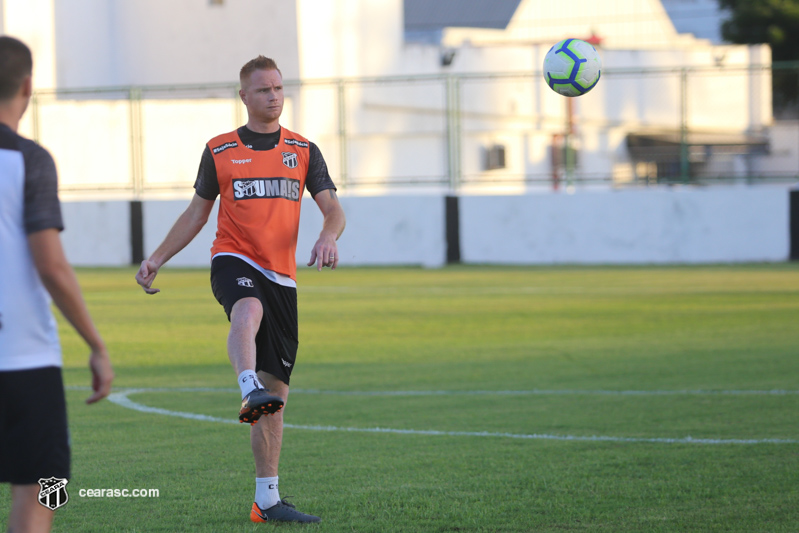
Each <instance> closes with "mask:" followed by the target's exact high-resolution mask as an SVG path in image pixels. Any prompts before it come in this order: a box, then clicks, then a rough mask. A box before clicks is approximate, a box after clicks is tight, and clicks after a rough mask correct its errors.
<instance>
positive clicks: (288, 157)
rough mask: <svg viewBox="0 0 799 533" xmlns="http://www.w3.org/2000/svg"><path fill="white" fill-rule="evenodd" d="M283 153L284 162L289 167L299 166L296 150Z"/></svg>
mask: <svg viewBox="0 0 799 533" xmlns="http://www.w3.org/2000/svg"><path fill="white" fill-rule="evenodd" d="M280 153H281V154H283V164H284V165H286V166H287V167H289V168H297V154H295V153H294V152H280Z"/></svg>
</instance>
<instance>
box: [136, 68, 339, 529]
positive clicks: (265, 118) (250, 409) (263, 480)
mask: <svg viewBox="0 0 799 533" xmlns="http://www.w3.org/2000/svg"><path fill="white" fill-rule="evenodd" d="M239 77H240V81H241V90H240V91H239V96H240V97H241V100H242V102H244V105H245V106H246V108H247V116H248V120H247V124H246V125H244V126H242V127H240V128H238V129H237V130H235V131H231V132H229V133H225V134H222V135H219V136H217V137H214V138H213V139H211V140H210V141H209V142H208V143H207V144H206V146H205V150H204V152H203V155H202V159H201V161H200V168H199V171H198V175H197V180H196V181H195V184H194V189H195V194H194V197H193V198H192V200H191V202H190V203H189V206H188V207H187V209H186V210H185V211H184V212H183V214H181V215H180V217H179V218H178V219H177V221H176V222H175V224H174V226H173V227H172V229H170V231H169V233H168V234H167V236H166V237H165V239H164V241H163V242H162V243H161V245H160V246H159V247H158V248H157V249H156V250H155V252H153V254H152V255H151V256H150V258H149V259H146V260H145V261H143V262H142V264H141V268H140V269H139V272H138V273H137V274H136V281H137V282H138V283H139V284H140V285H141V286H142V287H143V288H144V291H145V292H146V293H147V294H155V293H157V292H159V289H155V288H152V283H153V280H154V279H155V276H156V274H157V273H158V270H159V269H160V268H161V267H162V266H163V265H164V263H166V262H167V261H168V260H169V259H170V258H171V257H172V256H174V255H175V254H176V253H178V252H179V251H180V250H182V249H183V248H184V247H185V246H186V245H188V244H189V243H190V242H191V241H192V240H193V239H194V237H195V236H196V235H197V234H198V233H199V231H200V229H202V227H203V226H204V225H205V223H206V222H207V220H208V216H209V215H210V213H211V209H212V208H213V205H214V202H215V201H216V198H217V196H219V197H220V204H219V215H218V220H217V232H216V240H215V241H214V244H213V246H212V248H211V255H212V258H211V288H212V290H213V293H214V296H215V297H216V299H217V300H218V301H219V303H220V304H221V305H222V306H223V307H224V309H225V312H226V314H227V317H228V320H229V321H230V332H229V334H228V339H227V351H228V358H229V359H230V362H231V364H232V365H233V369H234V370H235V373H236V375H237V376H238V383H239V388H240V389H241V397H242V403H241V409H240V411H239V421H240V422H247V423H249V424H251V426H252V427H251V428H250V442H251V446H252V453H253V457H254V459H255V476H256V477H255V501H254V503H253V505H252V508H251V511H250V520H252V521H253V522H267V521H270V522H271V521H278V522H319V521H320V520H321V519H320V518H319V517H317V516H313V515H310V514H305V513H301V512H299V511H297V510H296V508H295V507H294V506H293V505H292V504H290V503H288V502H287V501H285V500H282V499H281V498H280V495H279V491H278V461H279V459H280V448H281V445H282V440H283V412H282V409H283V406H284V404H285V402H286V400H287V398H288V393H289V379H290V377H291V372H292V370H293V368H294V364H295V362H296V356H297V347H298V322H297V265H296V260H295V253H296V248H297V234H298V232H299V221H300V206H301V202H302V195H303V191H304V190H305V189H306V188H307V189H308V192H309V193H310V194H311V196H313V198H314V200H315V201H316V204H317V205H318V207H319V209H320V211H321V212H322V215H323V216H324V222H323V224H322V231H321V233H320V235H319V238H318V240H317V241H316V243H315V244H314V246H313V249H312V250H311V257H310V261H309V262H308V266H312V265H314V264H315V265H316V267H317V270H318V271H321V270H322V268H323V267H330V268H331V269H335V268H336V266H337V265H338V255H337V245H336V241H337V240H338V238H339V236H340V235H341V233H342V232H343V231H344V226H345V216H344V211H343V210H342V208H341V204H340V203H339V200H338V197H337V196H336V187H335V185H334V184H333V181H332V179H331V178H330V174H329V173H328V170H327V165H326V164H325V160H324V158H323V157H322V153H321V152H320V151H319V148H317V146H316V145H315V144H314V143H312V142H310V141H308V139H306V138H305V137H302V136H301V135H299V134H297V133H294V132H291V131H289V130H287V129H286V128H284V127H281V125H280V115H281V113H282V111H283V77H282V74H281V73H280V70H279V69H278V67H277V64H276V63H275V62H274V60H272V59H270V58H267V57H264V56H258V57H257V58H255V59H253V60H251V61H249V62H248V63H247V64H245V65H244V66H243V67H242V69H241V71H240V73H239ZM262 415H271V416H265V417H263V418H261V416H262ZM259 420H260V422H259Z"/></svg>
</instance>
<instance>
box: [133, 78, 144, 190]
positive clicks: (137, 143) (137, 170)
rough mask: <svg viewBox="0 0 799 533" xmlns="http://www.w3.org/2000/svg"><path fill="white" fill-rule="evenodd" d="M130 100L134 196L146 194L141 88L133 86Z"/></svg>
mask: <svg viewBox="0 0 799 533" xmlns="http://www.w3.org/2000/svg"><path fill="white" fill-rule="evenodd" d="M129 100H130V170H131V176H130V177H131V185H132V187H133V198H134V199H136V200H140V199H141V198H142V196H144V176H143V173H144V154H143V150H142V124H141V88H139V87H131V88H130V91H129Z"/></svg>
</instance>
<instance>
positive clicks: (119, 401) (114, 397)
mask: <svg viewBox="0 0 799 533" xmlns="http://www.w3.org/2000/svg"><path fill="white" fill-rule="evenodd" d="M234 390H235V389H129V390H126V391H122V392H115V393H113V394H111V395H110V396H108V400H109V401H110V402H112V403H115V404H116V405H119V406H120V407H125V408H127V409H133V410H135V411H140V412H142V413H154V414H159V415H166V416H174V417H178V418H186V419H189V420H201V421H204V422H221V423H223V424H238V423H239V421H238V420H234V419H228V418H219V417H216V416H208V415H199V414H195V413H184V412H181V411H171V410H169V409H161V408H159V407H149V406H147V405H142V404H140V403H137V402H134V401H133V400H131V399H130V398H128V395H130V394H137V393H142V392H200V391H217V392H222V391H224V392H228V391H234ZM283 427H285V428H289V429H304V430H310V431H345V432H352V433H391V434H399V435H429V436H448V437H495V438H506V439H528V440H559V441H575V442H586V441H587V442H631V443H632V442H651V443H658V444H799V440H794V439H695V438H693V437H684V438H679V439H672V438H645V437H608V436H601V435H593V436H576V435H548V434H536V433H533V434H517V433H492V432H488V431H437V430H423V429H393V428H348V427H337V426H307V425H296V424H283Z"/></svg>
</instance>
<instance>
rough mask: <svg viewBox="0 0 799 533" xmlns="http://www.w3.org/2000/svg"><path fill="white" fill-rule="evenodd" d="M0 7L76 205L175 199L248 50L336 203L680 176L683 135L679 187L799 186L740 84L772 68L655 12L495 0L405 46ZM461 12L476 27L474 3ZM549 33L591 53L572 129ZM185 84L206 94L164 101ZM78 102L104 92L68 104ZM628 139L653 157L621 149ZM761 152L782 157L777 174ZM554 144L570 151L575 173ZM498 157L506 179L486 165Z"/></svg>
mask: <svg viewBox="0 0 799 533" xmlns="http://www.w3.org/2000/svg"><path fill="white" fill-rule="evenodd" d="M406 1H407V2H414V1H415V2H416V5H417V8H418V6H420V5H421V6H427V7H428V8H431V9H432V8H433V7H436V8H440V7H441V6H444V5H448V4H450V3H454V1H455V0H446V1H443V0H442V2H441V3H437V4H435V5H431V4H429V3H427V4H425V3H424V2H419V1H418V0H406ZM460 1H461V2H463V1H464V0H460ZM470 1H471V0H470ZM1 2H2V3H1V4H0V6H1V7H2V9H0V11H3V18H2V20H3V26H4V30H5V31H8V32H10V33H13V34H17V35H19V36H20V37H22V38H23V39H25V40H27V41H28V42H30V43H32V45H33V47H34V49H35V51H36V57H37V63H36V64H37V67H36V68H37V70H36V78H35V83H36V86H37V87H40V88H47V87H52V86H57V87H58V88H59V90H61V91H62V92H60V93H58V94H57V95H52V94H50V93H48V92H46V91H42V92H41V93H40V94H39V96H38V97H37V100H36V102H35V104H34V108H33V109H32V110H31V112H30V113H28V115H27V116H26V119H25V121H24V122H23V125H22V129H23V133H25V134H28V135H30V136H34V137H36V138H37V139H39V140H40V141H41V142H42V143H43V144H45V145H46V146H48V147H49V148H50V149H51V150H52V152H53V153H54V155H55V157H56V160H57V162H58V163H59V169H60V171H61V176H62V186H63V187H64V189H65V190H67V189H68V190H75V191H78V194H85V190H86V189H93V190H98V191H101V192H99V193H98V194H100V195H105V196H106V197H107V196H109V195H112V194H113V192H114V191H121V192H120V194H121V195H123V196H125V195H127V196H130V195H131V194H132V193H135V194H137V195H139V196H140V197H142V196H154V195H158V194H162V191H166V192H167V194H172V195H173V196H174V195H178V196H185V195H187V194H190V193H191V188H190V187H191V184H192V181H193V176H194V173H195V171H196V167H197V161H198V159H199V154H200V152H201V150H202V146H203V144H204V143H205V141H206V140H207V139H208V138H210V137H211V136H213V135H215V134H217V133H218V132H220V131H226V130H230V129H233V128H234V127H236V126H237V125H239V124H240V123H241V122H242V121H243V116H244V114H243V110H242V108H241V105H240V103H238V99H237V97H236V94H235V93H236V87H235V83H236V77H237V70H238V68H239V66H240V65H241V64H243V63H244V61H246V60H247V59H249V58H251V57H253V56H254V55H256V54H258V53H267V54H269V55H272V56H274V57H275V58H277V59H278V61H279V62H280V64H281V66H282V69H283V72H284V77H285V79H286V80H287V108H286V111H285V112H284V124H285V125H286V126H287V127H289V128H296V129H297V130H298V131H300V132H302V133H303V134H304V135H306V136H307V137H309V138H310V139H311V140H313V141H315V142H316V143H317V144H319V146H320V147H321V148H322V151H323V153H324V154H325V157H326V159H327V161H328V164H329V167H330V169H331V172H332V173H333V175H334V178H336V180H337V181H338V182H339V183H340V184H342V185H344V186H346V187H345V188H346V189H347V191H348V192H350V193H352V194H382V193H385V192H386V191H387V190H396V189H397V187H398V186H399V184H401V183H404V184H413V185H414V186H419V185H422V186H425V187H428V188H429V189H430V190H431V191H433V192H441V191H446V190H449V191H455V192H458V193H466V194H469V193H474V194H482V193H484V192H486V191H488V190H491V191H494V192H504V193H521V192H529V191H531V190H547V189H551V188H552V186H553V183H552V182H553V180H562V181H574V182H575V183H583V184H584V185H586V186H589V187H596V186H603V187H607V186H608V185H622V184H624V183H630V182H640V181H651V182H657V181H658V180H659V179H661V178H662V176H663V175H664V173H668V172H671V173H672V174H673V173H674V168H676V167H680V165H681V163H680V161H679V159H675V158H679V157H681V155H680V154H681V152H680V149H679V146H677V148H675V145H674V143H673V141H669V140H668V139H674V138H675V136H676V138H677V139H678V143H677V144H678V145H679V142H680V141H679V139H680V138H681V137H680V135H681V132H683V131H690V132H693V133H697V134H699V135H695V136H690V137H688V136H684V137H682V139H683V141H684V142H688V143H689V144H692V146H693V148H691V153H690V154H689V156H687V157H690V159H691V161H690V163H689V164H686V165H685V166H686V167H689V168H688V170H687V171H690V172H691V173H693V174H694V175H710V176H714V177H715V176H724V177H739V178H743V177H745V176H747V175H752V174H762V173H764V172H769V173H777V174H779V173H782V174H783V175H791V174H793V175H796V174H799V153H797V152H799V148H796V147H794V148H790V146H791V145H790V143H788V142H782V140H781V139H776V138H773V132H772V130H771V125H772V122H773V120H772V117H771V110H770V109H771V108H770V100H771V99H770V77H769V73H768V71H762V70H751V71H750V70H749V69H750V68H751V67H752V66H753V65H768V64H769V63H770V55H769V51H768V48H767V47H765V46H754V47H746V46H715V45H712V44H711V43H710V42H708V41H705V40H698V39H695V38H693V37H692V36H690V35H684V34H679V33H677V32H676V30H675V28H674V25H673V24H672V23H671V21H670V19H669V17H668V16H667V14H666V11H665V10H664V9H663V7H662V5H661V4H660V2H659V1H658V0H617V1H614V2H612V3H597V2H593V1H591V0H576V2H573V3H572V6H573V12H574V13H580V14H581V15H580V16H569V17H564V16H563V12H562V10H561V9H559V8H555V7H553V4H551V2H547V1H545V0H521V1H520V0H503V1H501V2H499V4H501V7H502V8H503V9H496V10H495V11H496V12H497V13H498V14H499V15H501V16H502V18H503V20H504V19H505V18H507V21H506V22H504V23H505V24H506V26H505V27H500V26H501V25H502V24H503V21H502V20H499V21H495V22H494V23H492V24H493V26H494V27H490V28H485V27H484V28H457V27H452V28H444V29H442V30H441V31H439V32H436V33H434V36H435V38H433V39H432V40H431V39H430V38H428V39H427V40H422V41H413V40H408V39H410V36H409V33H406V32H405V29H406V28H405V26H404V24H403V14H404V13H405V12H406V11H407V5H406V4H405V3H404V1H403V0H379V1H378V0H295V1H291V0H261V1H258V2H252V1H250V0H246V1H245V0H175V1H174V2H168V3H162V2H156V1H155V0H142V1H141V2H122V3H120V2H107V1H105V0H59V1H58V2H55V1H54V0H1ZM470 5H471V6H472V7H471V8H470V9H471V10H472V11H470V13H471V14H472V15H473V16H474V17H482V16H484V15H485V13H484V12H485V10H486V9H487V7H486V6H487V5H488V4H485V3H480V2H472V4H470ZM404 7H405V8H406V11H404V9H403V8H404ZM508 7H510V8H513V7H515V10H513V9H504V8H508ZM509 13H510V15H509ZM467 14H468V13H467ZM176 21H180V23H177V22H176ZM461 23H463V24H467V23H469V22H468V17H467V18H466V19H464V22H461ZM265 27H267V28H269V31H263V28H265ZM565 35H571V36H580V37H585V38H588V37H590V36H592V35H593V36H595V37H597V38H599V39H601V41H602V48H601V54H602V57H603V62H604V67H603V68H604V74H603V79H602V81H601V82H600V84H599V85H598V86H597V88H595V89H594V90H593V91H592V92H591V93H589V94H588V95H586V96H583V97H581V98H579V99H576V100H572V101H571V103H572V104H573V108H572V110H573V114H572V115H571V117H572V119H571V120H570V119H569V114H568V112H567V109H568V108H567V106H566V103H565V102H566V100H565V99H564V98H562V97H560V96H558V95H556V94H555V93H553V92H552V91H550V90H549V89H548V88H547V87H546V85H545V84H544V83H543V80H542V78H541V76H540V68H541V64H542V61H543V56H544V54H545V53H546V51H547V49H548V48H549V46H550V45H551V44H552V42H553V41H555V40H558V39H560V38H561V37H563V36H565ZM428 37H429V36H428ZM436 39H437V40H436ZM56 52H57V53H56ZM652 69H655V70H652ZM683 69H689V70H683ZM298 79H299V80H301V85H300V84H299V82H296V83H295V82H294V81H292V80H298ZM325 80H326V81H325ZM219 82H228V85H227V86H218V85H215V84H218V83H219ZM185 83H192V84H203V85H195V86H193V87H191V88H189V87H186V86H183V85H181V88H177V89H174V88H173V89H169V88H167V87H165V86H168V85H171V84H185ZM209 84H210V85H209ZM88 86H104V87H108V86H115V87H117V89H113V90H111V89H108V90H105V91H103V92H92V91H82V92H81V91H77V90H76V88H78V87H88ZM128 86H137V87H141V86H145V87H144V88H142V89H139V88H136V87H133V88H130V87H128ZM152 86H159V87H160V88H158V87H152ZM64 89H70V90H72V92H70V93H68V94H67V93H64V92H63V90H64ZM710 95H712V97H710ZM65 124H69V127H67V128H65V127H64V125H65ZM785 129H786V128H782V129H779V131H780V132H782V131H783V130H785ZM98 132H99V133H100V135H98ZM707 134H713V135H712V136H709V135H707ZM791 134H792V133H788V135H791ZM631 135H632V136H634V137H635V138H636V139H638V140H639V141H640V140H641V139H642V137H643V141H642V142H641V143H639V146H640V145H646V143H649V142H652V143H655V144H658V146H659V149H662V150H661V152H660V153H659V155H651V154H650V153H648V152H646V151H642V150H638V151H637V152H636V151H631V150H629V149H628V145H629V143H630V139H631ZM720 135H721V136H722V137H723V139H722V141H723V142H722V141H719V139H720V138H721V137H720ZM86 139H92V143H93V146H94V148H95V149H94V150H92V153H91V157H85V151H84V149H83V147H84V146H85V140H86ZM664 139H666V140H664ZM725 139H726V140H725ZM730 139H732V141H730ZM719 142H722V148H723V149H719V150H716V149H715V147H716V146H719V145H718V143H719ZM713 143H716V144H715V145H714V144H713ZM725 143H726V144H725ZM730 143H732V146H733V148H732V149H731V148H730ZM736 143H737V144H736ZM770 144H771V145H775V146H776V145H780V146H783V147H786V148H788V149H789V150H790V153H789V154H784V153H783V154H781V155H780V156H779V158H776V159H774V158H772V157H771V156H770V155H769V154H768V146H769V145H770ZM565 146H570V147H572V148H573V149H575V150H576V151H577V152H578V157H577V164H576V166H575V167H574V168H571V167H569V168H567V165H565V163H564V161H563V158H562V157H561V156H560V155H559V154H560V153H561V152H562V150H563V147H565ZM750 146H755V147H756V149H751V148H750ZM165 147H168V149H166V148H165ZM499 152H501V153H502V154H503V155H504V158H503V159H504V161H503V162H502V163H503V164H502V165H493V166H492V165H488V164H487V163H486V161H487V158H488V157H489V154H492V153H499ZM664 154H665V155H664ZM664 158H665V159H664ZM683 159H685V158H683ZM675 161H676V162H675ZM386 184H388V186H386ZM592 184H593V185H592Z"/></svg>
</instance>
